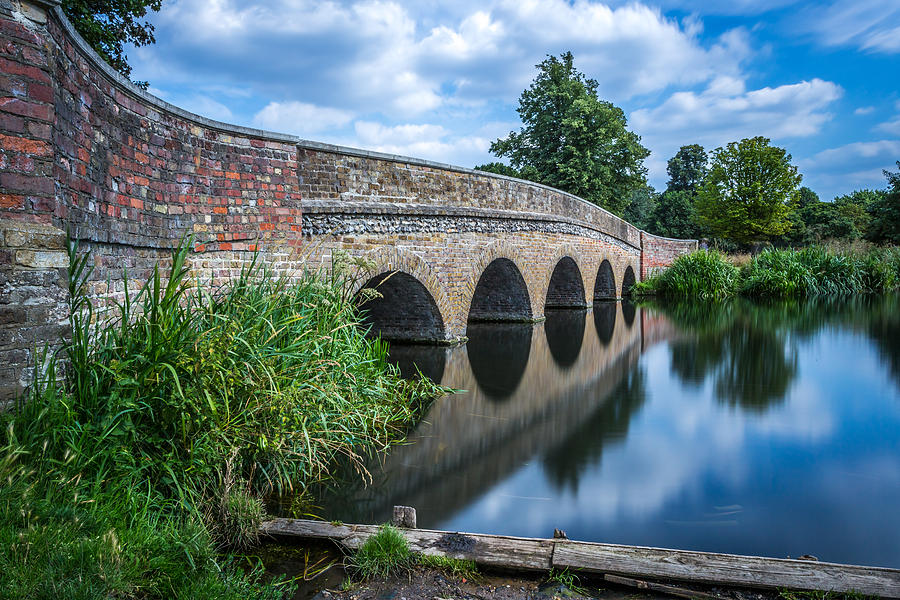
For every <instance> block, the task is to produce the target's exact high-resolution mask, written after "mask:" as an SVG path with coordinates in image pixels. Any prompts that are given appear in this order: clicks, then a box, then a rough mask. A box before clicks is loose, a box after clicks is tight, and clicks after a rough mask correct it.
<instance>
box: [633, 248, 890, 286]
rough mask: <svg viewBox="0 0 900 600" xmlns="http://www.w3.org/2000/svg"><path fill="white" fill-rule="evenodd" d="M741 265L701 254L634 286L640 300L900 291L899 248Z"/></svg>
mask: <svg viewBox="0 0 900 600" xmlns="http://www.w3.org/2000/svg"><path fill="white" fill-rule="evenodd" d="M741 262H743V263H744V264H743V265H742V266H740V267H739V266H737V265H736V264H734V262H733V261H732V260H730V259H729V257H728V256H726V255H724V254H721V253H719V252H716V251H714V250H710V251H706V250H700V251H698V252H694V253H692V254H688V255H685V256H682V257H679V258H678V259H677V260H676V261H675V262H674V263H673V264H672V266H671V267H670V268H669V269H667V270H666V271H664V272H663V273H661V274H659V275H656V276H654V277H650V278H648V279H647V280H645V281H642V282H640V283H638V284H637V285H635V287H634V289H633V293H634V294H636V295H638V296H649V295H658V296H663V297H668V298H703V299H706V298H714V299H722V298H729V297H733V296H739V295H740V296H746V297H753V298H781V299H802V298H815V297H822V296H838V295H851V294H860V293H883V292H890V291H894V290H896V289H897V288H898V286H900V248H897V247H894V248H874V249H870V250H867V251H862V252H860V251H830V250H827V249H825V248H822V247H812V248H806V249H803V250H767V251H765V252H762V253H760V254H758V255H756V256H754V257H753V258H752V259H750V260H749V261H741Z"/></svg>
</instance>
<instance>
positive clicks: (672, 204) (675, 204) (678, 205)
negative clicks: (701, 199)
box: [650, 190, 700, 239]
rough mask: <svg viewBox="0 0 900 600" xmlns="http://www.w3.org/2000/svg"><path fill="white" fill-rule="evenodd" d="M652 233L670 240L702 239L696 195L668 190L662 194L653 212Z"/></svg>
mask: <svg viewBox="0 0 900 600" xmlns="http://www.w3.org/2000/svg"><path fill="white" fill-rule="evenodd" d="M650 231H651V232H652V233H654V234H656V235H661V236H665V237H670V238H679V239H696V238H698V237H700V228H699V227H698V226H697V212H696V210H695V209H694V194H693V193H692V192H690V191H686V190H677V191H673V190H666V191H665V192H663V193H662V194H660V196H659V199H658V200H657V203H656V209H655V210H654V211H653V226H652V228H651V229H650Z"/></svg>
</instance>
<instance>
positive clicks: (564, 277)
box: [544, 244, 588, 309]
mask: <svg viewBox="0 0 900 600" xmlns="http://www.w3.org/2000/svg"><path fill="white" fill-rule="evenodd" d="M549 264H550V266H552V270H549V272H548V273H547V279H546V280H545V282H544V283H545V286H544V289H545V290H547V292H546V296H545V297H544V308H545V309H547V308H585V307H587V306H588V303H587V300H586V296H585V292H584V290H585V282H584V274H583V272H582V270H581V267H580V265H583V264H585V261H584V259H583V257H582V256H581V253H579V252H578V250H577V249H576V248H575V247H574V246H572V245H570V244H564V245H562V246H559V247H557V249H556V252H554V254H553V256H552V257H551V260H550V263H549Z"/></svg>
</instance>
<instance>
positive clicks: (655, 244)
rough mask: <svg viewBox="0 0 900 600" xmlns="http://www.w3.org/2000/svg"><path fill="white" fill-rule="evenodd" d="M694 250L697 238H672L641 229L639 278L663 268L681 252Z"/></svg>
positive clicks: (686, 252)
mask: <svg viewBox="0 0 900 600" xmlns="http://www.w3.org/2000/svg"><path fill="white" fill-rule="evenodd" d="M696 250H697V240H673V239H671V238H664V237H659V236H657V235H651V234H649V233H647V232H645V231H642V232H641V280H644V279H646V278H647V277H649V276H650V275H652V274H653V273H655V272H656V271H658V270H660V269H665V268H666V267H668V266H669V265H671V264H672V263H673V262H674V261H675V259H676V258H678V257H679V256H681V255H682V254H689V253H691V252H694V251H696Z"/></svg>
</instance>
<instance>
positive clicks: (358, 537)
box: [261, 519, 553, 571]
mask: <svg viewBox="0 0 900 600" xmlns="http://www.w3.org/2000/svg"><path fill="white" fill-rule="evenodd" d="M377 531H378V527H377V526H376V525H333V524H331V523H326V522H324V521H307V520H302V519H274V520H272V521H267V522H266V523H264V524H263V526H262V528H261V532H262V533H264V534H266V535H273V536H285V537H302V538H311V539H331V540H335V541H337V542H339V543H340V544H341V545H342V546H344V547H345V548H348V549H350V550H355V549H357V548H359V547H360V546H361V545H362V544H363V543H364V542H365V541H366V540H367V539H368V538H369V536H371V535H372V534H374V533H375V532H377ZM400 532H401V533H402V534H403V535H404V537H406V540H407V541H408V542H409V546H410V549H411V550H413V551H414V552H419V553H422V554H429V555H434V556H448V557H451V558H461V559H466V560H474V561H475V562H477V563H478V564H481V565H485V566H491V567H501V568H508V569H524V570H534V571H547V570H549V569H550V557H551V556H552V554H553V540H540V539H531V538H514V537H508V536H502V535H485V534H474V533H457V532H449V531H432V530H429V529H401V530H400Z"/></svg>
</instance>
